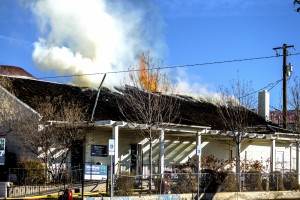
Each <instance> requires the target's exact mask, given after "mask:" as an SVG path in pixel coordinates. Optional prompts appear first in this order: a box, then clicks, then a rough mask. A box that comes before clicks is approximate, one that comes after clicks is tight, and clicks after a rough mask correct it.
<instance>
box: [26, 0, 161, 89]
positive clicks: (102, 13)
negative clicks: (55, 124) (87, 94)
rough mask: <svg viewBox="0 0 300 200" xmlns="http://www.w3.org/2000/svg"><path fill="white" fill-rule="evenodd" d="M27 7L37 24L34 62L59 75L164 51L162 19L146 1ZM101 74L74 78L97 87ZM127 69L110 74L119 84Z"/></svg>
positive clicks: (47, 1) (72, 0) (123, 65)
mask: <svg viewBox="0 0 300 200" xmlns="http://www.w3.org/2000/svg"><path fill="white" fill-rule="evenodd" d="M31 9H32V11H33V13H34V15H35V16H36V20H37V23H38V27H39V29H40V33H41V35H40V39H39V40H38V41H36V42H35V43H34V52H33V54H32V57H33V61H34V63H35V65H36V66H37V67H39V68H41V69H45V70H55V71H56V72H57V73H58V75H66V74H68V75H69V74H90V73H105V72H109V71H119V70H127V69H128V67H129V66H130V65H133V64H134V63H136V62H137V60H138V59H139V56H140V54H141V52H143V51H148V50H149V51H151V52H152V54H154V55H157V54H160V55H161V53H163V52H164V43H163V42H162V39H163V38H162V36H161V35H162V34H161V33H162V30H163V29H162V28H163V21H162V19H161V17H160V15H159V14H158V12H157V10H156V8H155V7H154V5H153V4H152V3H151V2H150V1H138V0H126V1H112V0H110V1H108V0H107V1H106V0H85V1H82V0H59V1H53V0H41V1H35V3H34V4H32V5H31ZM102 76H103V75H95V76H77V77H74V80H73V82H74V83H75V84H78V85H81V86H89V87H97V86H98V85H99V83H100V81H101V78H102ZM125 77H128V74H126V73H125V74H124V73H120V74H114V75H111V74H110V75H108V76H107V78H106V80H105V83H106V85H118V84H120V83H121V82H123V81H124V79H125Z"/></svg>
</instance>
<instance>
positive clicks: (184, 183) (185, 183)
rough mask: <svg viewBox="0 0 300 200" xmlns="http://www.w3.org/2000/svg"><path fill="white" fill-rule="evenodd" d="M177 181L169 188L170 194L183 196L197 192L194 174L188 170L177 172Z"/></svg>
mask: <svg viewBox="0 0 300 200" xmlns="http://www.w3.org/2000/svg"><path fill="white" fill-rule="evenodd" d="M177 175H178V180H177V182H176V184H175V185H174V186H173V187H172V188H171V191H172V193H175V194H183V193H192V192H196V191H197V180H196V176H195V174H193V173H192V170H191V169H190V168H185V169H182V170H180V171H179V173H178V174H177Z"/></svg>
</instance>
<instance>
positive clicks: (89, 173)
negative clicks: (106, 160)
mask: <svg viewBox="0 0 300 200" xmlns="http://www.w3.org/2000/svg"><path fill="white" fill-rule="evenodd" d="M84 179H85V180H107V165H96V164H85V166H84Z"/></svg>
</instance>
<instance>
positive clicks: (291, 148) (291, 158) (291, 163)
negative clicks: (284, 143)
mask: <svg viewBox="0 0 300 200" xmlns="http://www.w3.org/2000/svg"><path fill="white" fill-rule="evenodd" d="M292 170H293V144H290V172H292Z"/></svg>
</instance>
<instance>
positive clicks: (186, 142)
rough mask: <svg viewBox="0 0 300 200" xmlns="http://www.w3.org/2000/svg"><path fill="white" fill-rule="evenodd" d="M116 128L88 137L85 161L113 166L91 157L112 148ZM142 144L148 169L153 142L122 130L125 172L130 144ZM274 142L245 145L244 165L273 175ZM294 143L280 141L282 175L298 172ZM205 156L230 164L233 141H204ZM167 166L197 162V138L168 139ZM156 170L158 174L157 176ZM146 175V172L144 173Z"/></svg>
mask: <svg viewBox="0 0 300 200" xmlns="http://www.w3.org/2000/svg"><path fill="white" fill-rule="evenodd" d="M112 138H113V135H112V128H111V127H106V128H103V127H102V128H95V130H93V131H91V132H89V133H88V134H87V146H86V155H85V161H86V162H89V163H97V162H101V163H103V164H110V156H108V157H96V156H91V145H92V144H94V145H108V140H109V139H112ZM136 143H139V144H142V152H143V164H144V167H147V166H148V164H149V162H148V155H149V142H148V141H147V140H146V139H145V138H143V137H142V136H141V135H140V134H138V133H137V132H134V131H132V130H129V129H124V128H123V129H122V128H120V129H119V152H118V153H119V162H120V163H121V166H122V168H121V170H129V168H130V144H136ZM271 144H272V141H271V139H270V138H269V139H257V138H254V139H246V140H244V141H243V143H242V147H241V148H242V149H241V150H242V151H241V161H242V162H245V160H247V161H248V163H249V162H253V161H256V160H257V161H259V162H261V163H262V164H263V165H264V167H265V172H269V171H270V159H271ZM290 144H291V142H288V141H284V140H276V145H275V154H276V155H275V158H276V166H275V169H276V170H278V171H289V170H290V169H296V166H295V163H296V148H295V147H293V146H291V145H290ZM201 145H202V155H203V156H210V155H212V156H214V158H215V159H223V160H229V159H232V158H235V156H236V155H235V143H234V142H233V140H232V138H226V137H224V136H223V137H222V138H217V137H214V136H207V135H206V136H203V137H202V143H201ZM164 147H165V150H164V151H165V166H166V167H169V168H171V166H172V165H174V164H176V163H177V164H178V163H185V162H187V161H188V160H189V159H190V158H193V159H194V160H195V156H196V135H195V136H193V135H191V134H190V135H188V136H184V134H181V135H178V136H177V135H176V134H172V135H170V134H169V133H167V134H166V135H165V144H164ZM152 153H153V163H152V164H153V165H154V166H157V163H158V158H159V142H158V140H156V141H154V143H153V152H152ZM156 171H157V170H156V168H155V170H154V173H155V172H156ZM144 172H145V171H144Z"/></svg>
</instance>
